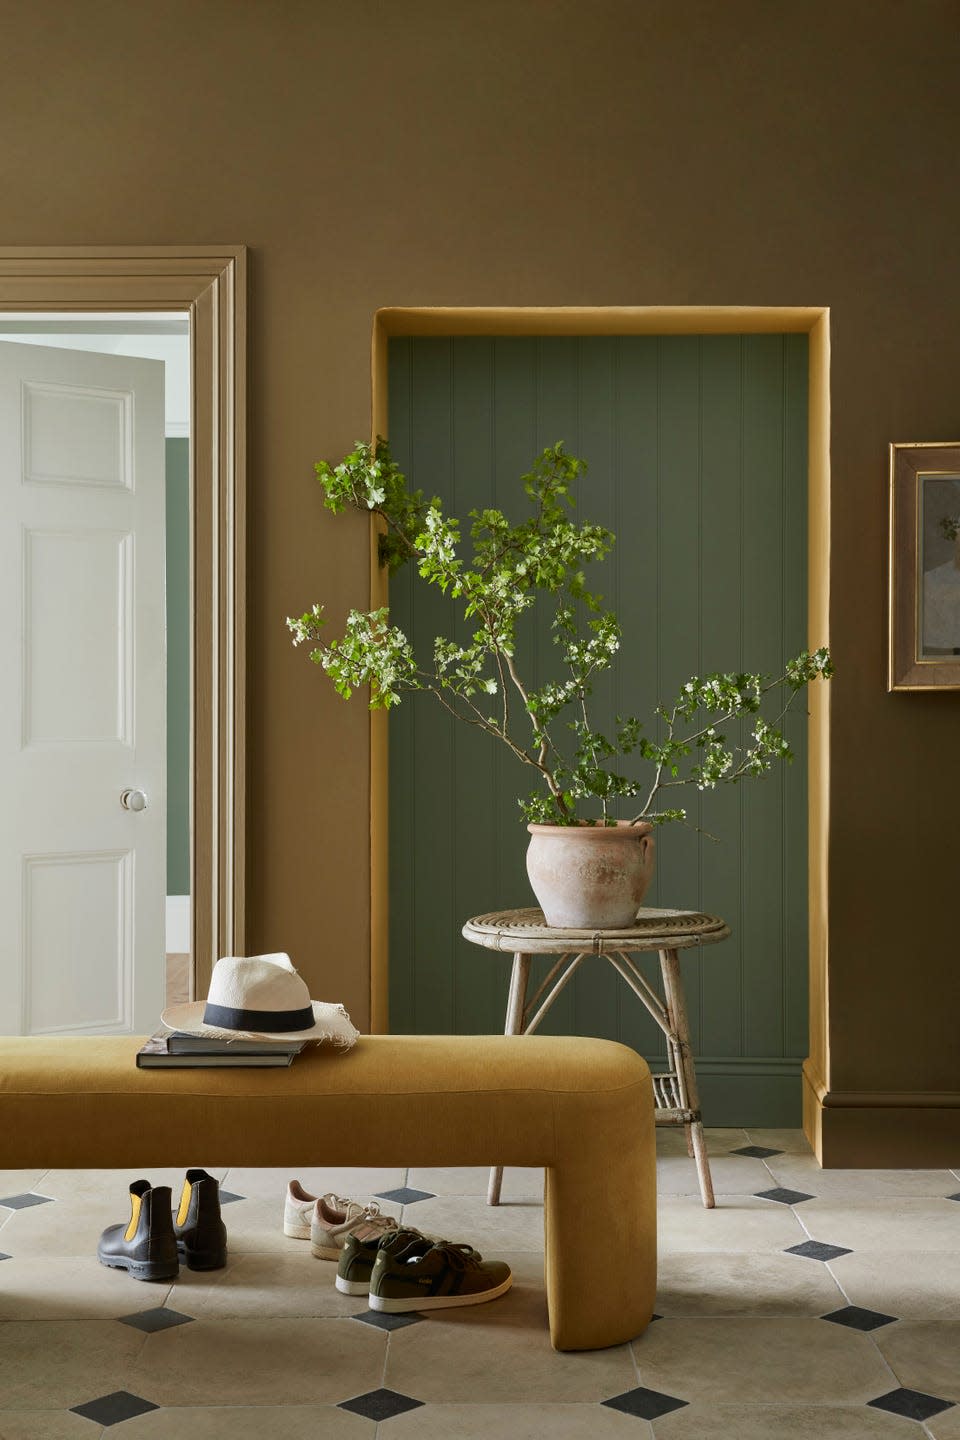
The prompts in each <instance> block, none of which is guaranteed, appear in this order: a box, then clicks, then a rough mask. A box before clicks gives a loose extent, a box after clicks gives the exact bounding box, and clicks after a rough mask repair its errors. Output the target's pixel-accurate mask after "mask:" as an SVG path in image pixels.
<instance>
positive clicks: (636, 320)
mask: <svg viewBox="0 0 960 1440" xmlns="http://www.w3.org/2000/svg"><path fill="white" fill-rule="evenodd" d="M802 333H806V334H807V335H808V336H809V346H810V355H809V365H810V377H809V387H810V388H809V394H810V399H809V458H808V464H809V480H808V485H809V532H810V538H809V551H808V568H809V599H808V610H807V615H808V620H807V634H808V644H809V645H810V647H811V648H813V647H814V646H817V645H829V643H830V311H829V309H828V308H827V307H826V306H823V305H786V306H784V305H778V306H767V305H607V306H536V305H534V306H405V305H395V306H386V307H384V308H382V309H380V310H378V311H377V312H376V314H375V316H374V320H373V336H372V343H371V364H370V370H371V390H372V397H371V437H374V436H376V435H386V433H387V414H388V396H387V350H388V345H389V341H390V339H391V337H392V336H395V335H397V336H400V335H403V336H410V335H416V336H422V335H436V336H450V335H771V334H772V335H775V334H802ZM386 603H387V584H386V576H385V574H384V573H383V572H382V570H381V569H380V566H379V564H378V560H377V543H376V539H375V537H373V536H372V537H371V558H370V608H371V609H373V608H374V607H376V606H379V605H384V604H386ZM810 701H811V705H810V722H809V726H810V728H809V734H810V761H809V782H808V807H809V863H810V897H809V913H810V1061H811V1062H812V1063H813V1064H814V1065H815V1068H816V1070H817V1071H818V1073H820V1074H822V1075H824V1076H825V1077H826V1078H827V1079H829V1044H828V1036H829V1028H828V1011H829V988H828V983H827V981H828V885H829V814H830V810H829V778H830V743H829V742H830V687H829V685H815V686H813V687H812V690H811V695H810ZM387 761H388V755H387V722H386V716H385V715H384V714H383V713H382V712H379V711H371V719H370V924H371V951H370V1015H371V1021H370V1028H371V1030H372V1031H373V1032H374V1033H377V1032H383V1031H386V1030H387V1028H388V1025H389V1010H388V963H389V957H388V954H387V939H388V926H389V912H388V863H389V856H388V834H389V815H388V808H387V807H388V775H387ZM465 918H466V917H465Z"/></svg>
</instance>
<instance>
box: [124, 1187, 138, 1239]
mask: <svg viewBox="0 0 960 1440" xmlns="http://www.w3.org/2000/svg"><path fill="white" fill-rule="evenodd" d="M139 1224H140V1196H139V1195H134V1194H132V1193H131V1195H130V1224H129V1225H128V1226H127V1229H126V1233H125V1234H124V1237H123V1238H124V1240H132V1239H133V1237H134V1235H136V1233H137V1226H138V1225H139Z"/></svg>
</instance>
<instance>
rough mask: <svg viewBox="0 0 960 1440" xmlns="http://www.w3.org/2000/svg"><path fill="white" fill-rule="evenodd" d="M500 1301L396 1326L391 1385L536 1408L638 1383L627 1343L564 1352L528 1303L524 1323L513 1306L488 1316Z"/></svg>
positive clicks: (423, 1394)
mask: <svg viewBox="0 0 960 1440" xmlns="http://www.w3.org/2000/svg"><path fill="white" fill-rule="evenodd" d="M505 1298H509V1297H505ZM500 1304H501V1302H500V1301H499V1300H494V1301H491V1302H490V1303H489V1304H488V1305H473V1306H470V1307H468V1308H469V1310H470V1311H471V1312H472V1313H471V1315H470V1316H469V1318H467V1309H464V1310H461V1311H456V1310H450V1311H447V1312H445V1313H441V1312H437V1313H436V1314H434V1315H432V1316H429V1317H428V1318H427V1319H426V1320H424V1321H423V1322H422V1323H421V1324H419V1325H410V1326H408V1327H407V1328H406V1329H403V1330H397V1331H394V1333H393V1334H392V1335H391V1336H390V1348H389V1351H388V1354H387V1371H386V1380H385V1381H384V1382H383V1383H384V1384H385V1385H387V1386H388V1387H389V1388H390V1389H392V1390H399V1391H400V1392H401V1393H402V1394H404V1395H411V1396H413V1397H414V1399H417V1400H427V1401H432V1402H434V1403H443V1402H446V1403H455V1404H470V1403H474V1404H489V1405H495V1404H496V1405H503V1404H516V1403H524V1404H527V1405H530V1406H534V1405H537V1406H539V1405H541V1404H543V1403H544V1402H545V1401H588V1400H605V1399H607V1398H608V1397H609V1396H611V1395H619V1394H621V1393H622V1392H623V1391H624V1390H630V1389H633V1387H634V1386H635V1385H636V1383H637V1380H636V1371H635V1369H634V1366H633V1361H632V1359H631V1356H630V1352H629V1350H628V1348H627V1347H626V1346H623V1345H622V1346H618V1347H616V1348H615V1349H610V1350H593V1351H589V1352H577V1353H567V1354H560V1353H558V1352H557V1351H556V1350H554V1349H552V1348H551V1345H550V1337H549V1335H548V1333H547V1330H546V1326H545V1325H543V1324H540V1323H536V1324H534V1323H532V1321H531V1318H530V1316H529V1314H528V1312H527V1311H526V1310H525V1309H523V1308H522V1307H521V1308H520V1309H519V1310H518V1311H517V1312H516V1314H517V1320H516V1323H505V1322H504V1318H503V1317H504V1314H505V1313H506V1312H505V1310H501V1312H500V1318H499V1319H496V1318H494V1316H493V1315H492V1314H489V1313H488V1314H487V1316H486V1318H485V1317H484V1312H493V1311H495V1310H496V1309H497V1308H498V1307H499V1306H500ZM453 1316H457V1319H456V1320H453V1319H452V1317H453ZM658 1323H659V1324H663V1323H664V1322H663V1321H659V1322H658ZM357 1328H358V1329H359V1328H361V1327H359V1326H358V1327H357ZM653 1328H654V1329H656V1328H657V1327H656V1326H654V1327H653ZM391 1423H392V1422H391Z"/></svg>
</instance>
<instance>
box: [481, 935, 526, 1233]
mask: <svg viewBox="0 0 960 1440" xmlns="http://www.w3.org/2000/svg"><path fill="white" fill-rule="evenodd" d="M529 978H530V956H529V955H522V954H517V955H514V957H513V970H512V971H511V974H510V994H509V997H508V999H507V1018H506V1022H505V1024H504V1027H503V1033H504V1035H522V1034H523V1012H524V1009H525V1007H526V1003H527V981H528V980H529ZM502 1185H503V1166H502V1165H494V1166H493V1167H492V1168H491V1170H490V1180H489V1183H488V1185H487V1204H488V1205H499V1204H500V1188H501V1186H502Z"/></svg>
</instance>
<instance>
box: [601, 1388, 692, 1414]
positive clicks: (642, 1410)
mask: <svg viewBox="0 0 960 1440" xmlns="http://www.w3.org/2000/svg"><path fill="white" fill-rule="evenodd" d="M603 1403H604V1405H608V1406H609V1407H610V1409H611V1410H622V1411H623V1413H624V1415H636V1417H637V1419H638V1420H658V1419H659V1418H660V1416H661V1415H669V1414H670V1411H671V1410H682V1409H683V1407H684V1405H689V1403H690V1402H689V1400H678V1399H677V1397H676V1396H675V1395H662V1394H661V1393H660V1391H659V1390H648V1389H647V1388H646V1386H644V1385H638V1386H637V1388H636V1390H625V1391H624V1392H623V1394H622V1395H614V1397H613V1399H612V1400H604V1402H603Z"/></svg>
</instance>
